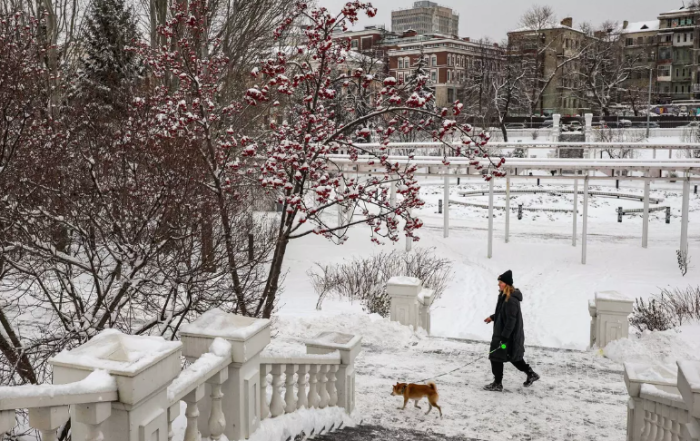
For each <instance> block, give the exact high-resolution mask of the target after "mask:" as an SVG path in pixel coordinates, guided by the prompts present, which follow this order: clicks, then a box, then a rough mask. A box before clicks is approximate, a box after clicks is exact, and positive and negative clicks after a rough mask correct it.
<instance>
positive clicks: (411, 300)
mask: <svg viewBox="0 0 700 441" xmlns="http://www.w3.org/2000/svg"><path fill="white" fill-rule="evenodd" d="M422 289H423V283H422V282H421V281H420V279H416V278H411V277H392V278H391V279H389V282H388V283H387V286H386V292H387V295H388V296H389V299H390V300H391V305H390V307H389V318H390V320H391V321H392V322H399V323H400V324H402V325H404V326H413V329H418V325H419V323H420V317H419V305H418V295H419V294H420V292H421V290H422Z"/></svg>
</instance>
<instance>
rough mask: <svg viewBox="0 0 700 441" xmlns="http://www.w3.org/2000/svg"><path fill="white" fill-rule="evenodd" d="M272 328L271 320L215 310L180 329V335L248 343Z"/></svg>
mask: <svg viewBox="0 0 700 441" xmlns="http://www.w3.org/2000/svg"><path fill="white" fill-rule="evenodd" d="M269 327H270V320H267V319H256V318H253V317H243V316H240V315H236V314H232V313H228V312H224V311H222V310H221V309H218V308H214V309H212V310H209V311H207V312H205V313H204V314H202V315H201V316H199V317H198V318H197V320H195V321H193V322H192V323H189V324H186V325H184V326H182V327H181V328H180V335H192V336H198V337H209V338H212V337H221V338H224V339H226V340H232V341H246V340H248V339H250V338H252V337H253V336H255V335H256V334H258V333H259V332H261V331H263V330H264V329H266V328H269Z"/></svg>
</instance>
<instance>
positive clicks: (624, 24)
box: [622, 20, 630, 29]
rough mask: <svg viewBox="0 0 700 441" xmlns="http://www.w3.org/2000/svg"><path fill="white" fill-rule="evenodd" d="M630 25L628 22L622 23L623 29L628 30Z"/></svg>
mask: <svg viewBox="0 0 700 441" xmlns="http://www.w3.org/2000/svg"><path fill="white" fill-rule="evenodd" d="M629 25H630V22H628V21H627V20H625V21H623V22H622V29H627V27H628V26H629Z"/></svg>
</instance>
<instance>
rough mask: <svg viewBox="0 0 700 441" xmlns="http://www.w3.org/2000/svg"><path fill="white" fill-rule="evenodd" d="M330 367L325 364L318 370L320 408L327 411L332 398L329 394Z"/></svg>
mask: <svg viewBox="0 0 700 441" xmlns="http://www.w3.org/2000/svg"><path fill="white" fill-rule="evenodd" d="M327 374H328V365H327V364H324V365H321V366H320V367H319V370H318V396H319V400H318V407H319V409H325V408H326V407H328V403H329V402H330V401H331V396H330V395H329V394H328V376H327Z"/></svg>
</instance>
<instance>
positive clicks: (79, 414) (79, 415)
mask: <svg viewBox="0 0 700 441" xmlns="http://www.w3.org/2000/svg"><path fill="white" fill-rule="evenodd" d="M74 409H75V410H74V412H75V421H76V422H78V423H81V424H84V425H85V426H86V430H85V434H84V435H83V436H84V438H83V439H84V440H85V441H102V440H104V439H105V437H104V434H103V433H102V423H103V422H105V421H106V420H107V419H108V418H109V417H110V416H111V415H112V403H94V404H78V405H77V406H74ZM123 430H124V428H123V427H122V431H123ZM122 436H123V435H122ZM109 439H113V438H109ZM185 441H188V440H187V437H185Z"/></svg>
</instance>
